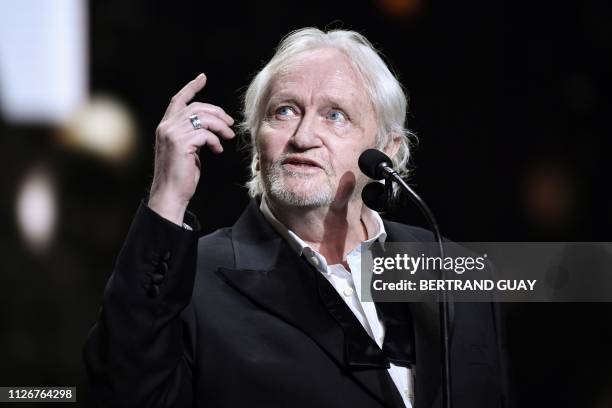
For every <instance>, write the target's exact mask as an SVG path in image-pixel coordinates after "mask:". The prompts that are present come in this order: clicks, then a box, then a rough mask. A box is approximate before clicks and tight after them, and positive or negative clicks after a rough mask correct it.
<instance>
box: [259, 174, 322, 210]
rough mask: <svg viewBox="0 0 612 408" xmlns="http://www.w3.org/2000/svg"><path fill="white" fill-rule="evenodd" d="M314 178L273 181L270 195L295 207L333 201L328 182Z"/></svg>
mask: <svg viewBox="0 0 612 408" xmlns="http://www.w3.org/2000/svg"><path fill="white" fill-rule="evenodd" d="M313 181H314V180H308V181H305V180H285V181H282V182H281V181H280V180H277V181H276V182H274V181H273V182H272V183H271V184H270V188H269V191H268V195H269V196H270V197H272V198H273V199H274V200H275V201H277V202H279V203H283V204H285V205H290V206H294V207H323V206H329V205H330V204H331V203H332V201H333V194H332V193H331V189H330V188H329V187H330V186H329V184H328V183H326V182H313Z"/></svg>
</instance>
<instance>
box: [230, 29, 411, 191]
mask: <svg viewBox="0 0 612 408" xmlns="http://www.w3.org/2000/svg"><path fill="white" fill-rule="evenodd" d="M320 48H334V49H337V50H339V51H341V52H343V53H344V54H345V55H346V56H347V57H348V59H349V61H350V63H351V65H352V66H353V69H355V72H356V73H357V75H358V76H359V77H360V79H361V80H362V82H363V84H364V88H365V91H366V94H367V95H368V96H369V98H370V101H371V103H372V105H373V107H374V110H375V113H376V118H377V125H378V132H377V135H376V144H377V146H376V147H377V148H378V149H383V148H384V147H386V146H387V145H388V144H389V143H390V142H391V141H392V140H393V137H394V136H399V137H400V145H399V149H398V150H397V153H396V154H395V155H394V156H393V157H392V160H393V164H394V167H395V169H396V170H397V171H398V172H399V173H400V175H402V176H407V175H408V163H409V158H410V145H411V138H412V137H413V136H414V134H413V133H412V132H410V131H409V130H408V129H407V128H406V127H405V126H404V124H405V121H406V110H407V100H406V94H405V93H404V90H403V89H402V85H401V84H400V82H399V81H398V80H397V78H396V77H395V75H394V74H393V73H392V72H391V71H390V70H389V68H388V67H387V65H386V64H385V62H384V61H383V59H382V58H381V54H380V53H379V52H378V51H377V50H376V49H375V48H374V46H373V45H372V44H371V43H370V42H369V41H368V39H367V38H365V37H364V36H363V35H362V34H359V33H358V32H355V31H349V30H331V31H328V32H323V31H321V30H319V29H317V28H311V27H309V28H302V29H299V30H296V31H293V32H291V33H289V34H288V35H287V36H285V38H283V40H282V41H281V42H280V44H279V45H278V47H277V49H276V52H275V54H274V56H273V57H272V59H271V60H270V61H269V62H268V63H267V64H266V65H265V66H264V67H263V68H262V69H261V71H259V72H258V73H257V75H255V77H254V78H253V80H252V81H251V83H250V84H249V87H248V89H247V91H246V93H245V96H244V107H243V117H244V119H243V122H242V123H241V124H240V128H241V130H242V131H243V133H244V134H245V135H246V141H247V146H248V147H249V149H250V153H251V179H250V180H249V181H248V182H247V184H246V186H247V187H248V189H249V195H250V196H251V197H257V196H258V195H261V194H262V193H263V191H264V187H263V186H264V184H263V180H262V176H261V171H260V169H259V167H258V161H259V158H258V152H257V147H256V145H257V144H256V143H255V138H256V137H257V134H258V132H259V127H260V125H261V122H262V119H263V118H264V115H265V109H266V104H267V98H268V96H269V91H270V85H271V83H272V80H273V79H274V78H275V76H276V75H278V74H279V72H280V71H281V69H283V67H284V66H286V65H287V63H288V62H289V61H290V60H292V59H293V58H295V57H296V56H298V55H299V54H302V53H304V52H308V51H312V50H316V49H320ZM396 193H397V190H396Z"/></svg>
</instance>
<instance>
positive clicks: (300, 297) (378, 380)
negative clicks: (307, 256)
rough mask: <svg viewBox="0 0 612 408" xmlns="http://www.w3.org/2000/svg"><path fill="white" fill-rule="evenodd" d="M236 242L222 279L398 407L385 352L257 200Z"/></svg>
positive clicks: (240, 225)
mask: <svg viewBox="0 0 612 408" xmlns="http://www.w3.org/2000/svg"><path fill="white" fill-rule="evenodd" d="M232 242H233V245H234V254H235V255H234V256H235V268H219V270H218V273H219V274H220V275H221V276H222V278H223V279H224V280H226V281H227V282H228V284H229V285H231V286H232V287H234V288H235V289H236V290H237V291H239V292H240V293H242V294H243V295H244V296H246V297H248V298H249V299H250V300H251V301H253V302H254V303H256V304H258V305H259V306H260V307H262V308H263V309H266V310H267V311H268V312H270V313H271V314H273V315H275V316H277V317H278V318H280V319H282V320H284V321H286V322H287V323H289V324H291V325H293V326H294V327H296V328H298V329H299V330H301V331H302V332H304V333H305V334H306V335H307V336H309V337H310V338H311V339H313V341H315V342H316V343H317V345H318V346H319V347H321V349H322V350H323V351H324V352H325V353H326V354H327V355H328V356H329V357H330V358H331V359H332V360H334V361H335V362H336V363H337V364H338V365H339V366H340V367H342V368H343V369H345V370H347V371H348V373H349V374H350V375H351V377H352V378H353V379H354V380H355V381H356V382H357V383H358V384H359V385H360V386H361V387H363V388H364V389H365V390H366V391H368V392H369V393H370V394H371V395H372V396H373V397H374V398H376V399H377V400H378V401H379V402H380V403H381V404H383V405H384V406H396V404H397V402H398V399H397V398H400V397H399V394H398V393H397V390H395V387H393V384H392V382H391V380H390V377H389V376H388V374H387V371H386V368H387V367H388V361H387V360H386V358H385V357H384V355H383V354H382V352H381V350H380V349H379V348H378V346H377V345H376V344H375V343H374V342H373V341H372V340H371V339H370V337H369V336H368V334H367V333H366V332H365V330H364V329H363V327H362V326H361V324H360V323H359V321H358V320H357V319H356V317H355V316H354V315H353V313H352V311H351V310H350V309H349V308H348V306H347V305H346V304H345V303H344V301H343V300H342V299H341V298H340V297H339V295H338V293H337V292H336V290H335V289H334V288H333V287H332V286H331V284H330V283H329V282H328V281H327V280H326V279H325V278H324V277H323V276H322V275H321V274H320V273H319V272H318V271H316V270H315V269H314V268H312V267H311V266H310V264H308V262H307V261H306V260H304V259H303V258H300V257H298V256H297V254H296V253H295V252H294V251H293V250H292V249H291V248H290V247H289V245H288V244H287V243H286V242H285V240H284V239H283V238H282V237H280V235H278V234H277V233H276V231H275V230H274V229H273V228H272V226H271V225H270V224H269V223H268V222H267V221H266V220H265V218H264V217H263V215H262V214H261V212H260V210H259V208H258V204H257V202H256V201H254V200H253V201H251V203H250V205H249V207H248V208H247V210H246V211H245V212H244V214H243V215H242V216H241V218H240V219H239V220H238V222H237V223H236V225H235V226H234V228H233V232H232ZM400 400H401V398H400Z"/></svg>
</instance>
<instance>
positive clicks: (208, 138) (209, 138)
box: [189, 129, 223, 153]
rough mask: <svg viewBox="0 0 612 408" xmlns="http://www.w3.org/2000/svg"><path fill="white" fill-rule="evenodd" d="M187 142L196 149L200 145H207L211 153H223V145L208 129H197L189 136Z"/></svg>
mask: <svg viewBox="0 0 612 408" xmlns="http://www.w3.org/2000/svg"><path fill="white" fill-rule="evenodd" d="M189 144H190V145H191V146H193V147H195V151H198V150H199V149H200V147H202V146H208V148H209V149H210V150H211V151H212V152H213V153H223V146H221V141H220V140H219V138H218V137H217V136H216V135H215V134H214V133H212V132H211V131H209V130H206V129H198V130H197V131H195V132H193V133H192V134H191V135H190V138H189Z"/></svg>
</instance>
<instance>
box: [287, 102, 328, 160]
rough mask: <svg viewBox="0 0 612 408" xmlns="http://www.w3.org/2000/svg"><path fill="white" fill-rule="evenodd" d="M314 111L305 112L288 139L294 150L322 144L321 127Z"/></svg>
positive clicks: (311, 147)
mask: <svg viewBox="0 0 612 408" xmlns="http://www.w3.org/2000/svg"><path fill="white" fill-rule="evenodd" d="M318 122H319V121H318V120H317V115H316V113H315V112H306V113H305V114H304V115H303V116H302V119H301V120H300V122H299V123H298V126H297V128H296V129H295V131H294V132H293V135H292V137H291V139H290V143H291V145H292V146H293V147H294V148H295V149H296V150H300V151H303V150H308V149H313V148H316V147H320V146H322V144H323V143H322V140H321V134H320V132H321V129H320V128H319V126H318V125H319V123H318Z"/></svg>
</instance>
